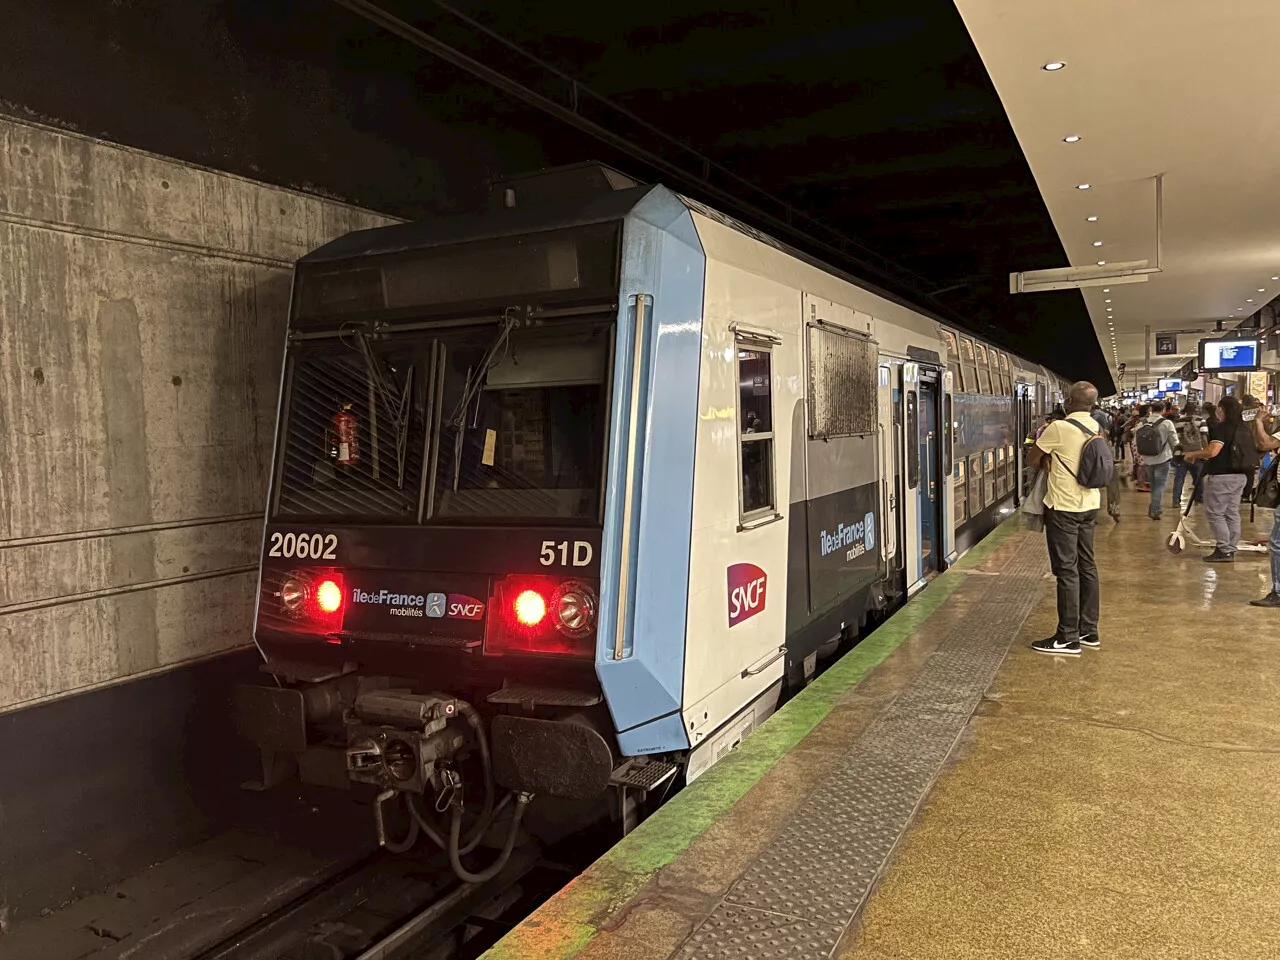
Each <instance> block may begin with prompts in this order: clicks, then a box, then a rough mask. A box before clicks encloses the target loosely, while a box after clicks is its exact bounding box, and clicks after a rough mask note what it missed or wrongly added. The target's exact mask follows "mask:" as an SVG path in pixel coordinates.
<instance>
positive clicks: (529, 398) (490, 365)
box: [433, 324, 609, 520]
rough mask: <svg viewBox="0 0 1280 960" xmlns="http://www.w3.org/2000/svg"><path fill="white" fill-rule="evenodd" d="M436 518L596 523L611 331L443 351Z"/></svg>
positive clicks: (509, 336)
mask: <svg viewBox="0 0 1280 960" xmlns="http://www.w3.org/2000/svg"><path fill="white" fill-rule="evenodd" d="M444 346H445V371H444V393H443V396H444V402H443V404H442V406H441V410H442V412H443V417H442V422H441V428H440V443H439V449H438V457H437V461H436V479H435V504H434V511H433V513H434V515H435V516H437V517H441V518H445V517H455V518H461V517H473V518H495V519H496V518H524V519H540V518H558V519H575V520H590V519H595V518H596V517H597V516H598V514H599V505H600V480H601V469H602V465H603V448H604V403H605V391H604V382H605V369H606V364H607V363H608V360H609V327H608V326H606V325H601V324H594V325H581V324H575V325H574V326H573V327H570V328H568V329H562V330H557V331H549V330H539V329H536V328H535V329H533V330H515V331H512V332H510V333H502V332H499V334H498V335H497V336H496V337H495V336H494V335H493V333H492V332H488V333H487V334H486V335H482V336H477V335H474V334H472V335H469V336H466V337H457V338H450V339H449V340H446V341H445V342H444Z"/></svg>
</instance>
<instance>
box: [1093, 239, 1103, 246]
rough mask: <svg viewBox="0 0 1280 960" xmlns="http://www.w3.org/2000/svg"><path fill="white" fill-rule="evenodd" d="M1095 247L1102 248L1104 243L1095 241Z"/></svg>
mask: <svg viewBox="0 0 1280 960" xmlns="http://www.w3.org/2000/svg"><path fill="white" fill-rule="evenodd" d="M1093 245H1094V246H1095V247H1100V246H1102V241H1101V240H1095V241H1093Z"/></svg>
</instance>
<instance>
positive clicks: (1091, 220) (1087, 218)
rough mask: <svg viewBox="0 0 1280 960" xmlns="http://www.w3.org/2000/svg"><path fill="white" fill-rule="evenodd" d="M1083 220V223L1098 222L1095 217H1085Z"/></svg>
mask: <svg viewBox="0 0 1280 960" xmlns="http://www.w3.org/2000/svg"><path fill="white" fill-rule="evenodd" d="M1084 219H1085V221H1086V222H1087V223H1097V222H1098V218H1097V217H1085V218H1084Z"/></svg>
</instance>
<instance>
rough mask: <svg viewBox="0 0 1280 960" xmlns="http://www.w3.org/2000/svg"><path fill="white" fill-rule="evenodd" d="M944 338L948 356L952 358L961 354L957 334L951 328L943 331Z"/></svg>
mask: <svg viewBox="0 0 1280 960" xmlns="http://www.w3.org/2000/svg"><path fill="white" fill-rule="evenodd" d="M942 339H943V341H944V342H945V343H946V345H947V356H948V357H950V358H951V359H952V360H954V359H956V358H957V357H959V356H960V351H959V349H958V348H957V346H956V335H955V334H954V333H952V332H951V331H950V330H943V331H942Z"/></svg>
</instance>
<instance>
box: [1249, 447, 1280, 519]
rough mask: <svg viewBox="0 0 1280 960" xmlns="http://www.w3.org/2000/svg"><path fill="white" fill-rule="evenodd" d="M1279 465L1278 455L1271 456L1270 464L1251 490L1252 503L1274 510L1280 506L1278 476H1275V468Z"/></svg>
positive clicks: (1279, 478) (1279, 482)
mask: <svg viewBox="0 0 1280 960" xmlns="http://www.w3.org/2000/svg"><path fill="white" fill-rule="evenodd" d="M1277 467H1280V456H1276V457H1272V458H1271V466H1269V467H1267V469H1266V470H1264V471H1262V479H1261V480H1259V481H1258V486H1257V488H1256V489H1255V490H1254V491H1253V505H1254V506H1255V507H1267V508H1269V509H1272V510H1274V509H1275V508H1276V507H1280V477H1277V476H1276V468H1277Z"/></svg>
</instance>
